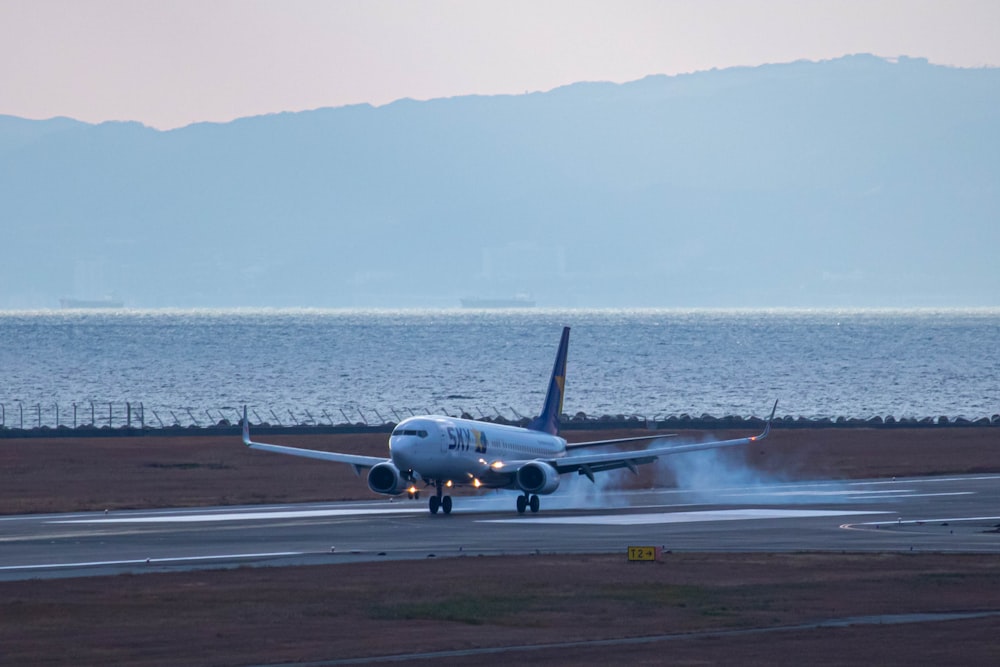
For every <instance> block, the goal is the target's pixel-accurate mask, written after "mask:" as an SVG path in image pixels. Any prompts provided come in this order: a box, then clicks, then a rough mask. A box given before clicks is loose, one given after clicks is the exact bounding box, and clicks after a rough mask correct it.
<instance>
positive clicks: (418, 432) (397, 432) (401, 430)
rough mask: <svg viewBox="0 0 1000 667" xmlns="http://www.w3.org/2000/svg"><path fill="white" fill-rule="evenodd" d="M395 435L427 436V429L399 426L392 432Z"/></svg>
mask: <svg viewBox="0 0 1000 667" xmlns="http://www.w3.org/2000/svg"><path fill="white" fill-rule="evenodd" d="M392 434H393V435H415V436H417V437H418V438H426V437H427V431H425V430H424V429H413V428H397V429H396V430H395V431H393V432H392Z"/></svg>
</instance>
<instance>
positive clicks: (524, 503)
mask: <svg viewBox="0 0 1000 667" xmlns="http://www.w3.org/2000/svg"><path fill="white" fill-rule="evenodd" d="M529 507H530V508H531V513H532V514H535V513H536V512H538V508H539V507H540V503H539V502H538V496H529V495H528V494H527V493H526V494H524V495H523V496H518V497H517V513H518V514H524V510H526V509H528V508H529Z"/></svg>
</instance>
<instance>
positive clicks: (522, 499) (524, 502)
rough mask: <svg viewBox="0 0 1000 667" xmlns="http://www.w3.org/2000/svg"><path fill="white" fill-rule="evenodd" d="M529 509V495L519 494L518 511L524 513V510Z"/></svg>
mask: <svg viewBox="0 0 1000 667" xmlns="http://www.w3.org/2000/svg"><path fill="white" fill-rule="evenodd" d="M526 509H528V497H527V496H518V497H517V513H518V514H524V510H526Z"/></svg>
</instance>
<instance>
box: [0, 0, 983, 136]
mask: <svg viewBox="0 0 1000 667" xmlns="http://www.w3.org/2000/svg"><path fill="white" fill-rule="evenodd" d="M998 26H1000V1H998V0H658V1H657V0H612V1H605V0H548V1H546V0H486V1H482V2H475V1H471V0H466V1H458V0H427V1H417V0H411V1H403V0H396V1H393V0H326V1H324V0H214V1H213V0H0V114H10V115H15V116H24V117H28V118H48V117H51V116H70V117H73V118H77V119H80V120H85V121H90V122H98V121H103V120H139V121H141V122H143V123H146V124H147V125H151V126H154V127H158V128H162V129H166V128H171V127H178V126H182V125H186V124H188V123H192V122H196V121H204V120H212V121H227V120H231V119H233V118H237V117H241V116H250V115H256V114H263V113H271V112H277V111H284V110H293V111H297V110H302V109H313V108H318V107H326V106H340V105H344V104H354V103H359V102H369V103H372V104H385V103H387V102H391V101H393V100H396V99H399V98H403V97H412V98H416V99H430V98H435V97H448V96H453V95H465V94H471V93H482V94H493V93H522V92H524V91H534V90H549V89H551V88H554V87H557V86H560V85H563V84H567V83H572V82H575V81H618V82H621V81H630V80H633V79H638V78H641V77H643V76H646V75H648V74H657V73H666V74H677V73H682V72H691V71H697V70H705V69H711V68H713V67H720V68H721V67H730V66H733V65H759V64H762V63H767V62H787V61H792V60H798V59H803V58H804V59H809V60H822V59H828V58H834V57H838V56H841V55H845V54H848V53H861V52H866V53H874V54H876V55H881V56H897V55H910V56H920V57H926V58H928V59H929V60H930V61H931V62H934V63H939V64H946V65H959V66H966V67H976V66H983V65H990V66H997V65H1000V38H998V31H997V28H998Z"/></svg>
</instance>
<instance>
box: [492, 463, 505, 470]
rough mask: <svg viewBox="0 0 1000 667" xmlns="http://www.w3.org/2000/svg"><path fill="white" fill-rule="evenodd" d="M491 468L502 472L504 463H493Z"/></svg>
mask: <svg viewBox="0 0 1000 667" xmlns="http://www.w3.org/2000/svg"><path fill="white" fill-rule="evenodd" d="M490 467H491V468H493V469H494V470H500V469H501V468H503V461H494V462H493V463H491V464H490Z"/></svg>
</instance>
